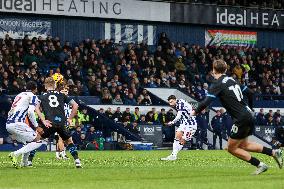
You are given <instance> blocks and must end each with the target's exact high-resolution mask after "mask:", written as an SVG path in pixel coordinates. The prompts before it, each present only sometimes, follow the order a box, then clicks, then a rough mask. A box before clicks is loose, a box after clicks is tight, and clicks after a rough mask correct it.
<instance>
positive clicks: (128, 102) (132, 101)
mask: <svg viewBox="0 0 284 189" xmlns="http://www.w3.org/2000/svg"><path fill="white" fill-rule="evenodd" d="M124 104H126V105H132V106H134V105H137V102H136V100H135V98H134V96H133V93H129V94H128V96H127V97H126V98H125V100H124Z"/></svg>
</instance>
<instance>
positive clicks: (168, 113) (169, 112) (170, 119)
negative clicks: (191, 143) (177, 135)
mask: <svg viewBox="0 0 284 189" xmlns="http://www.w3.org/2000/svg"><path fill="white" fill-rule="evenodd" d="M174 119H175V114H174V111H173V109H169V111H168V112H167V120H168V121H172V120H174Z"/></svg>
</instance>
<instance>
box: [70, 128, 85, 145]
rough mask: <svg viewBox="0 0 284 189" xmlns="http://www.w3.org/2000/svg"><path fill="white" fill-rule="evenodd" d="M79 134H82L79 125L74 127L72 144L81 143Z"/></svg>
mask: <svg viewBox="0 0 284 189" xmlns="http://www.w3.org/2000/svg"><path fill="white" fill-rule="evenodd" d="M81 134H82V132H81V127H80V126H78V127H76V130H75V132H74V133H73V134H72V139H73V142H74V144H76V145H77V146H78V145H82V144H83V141H82V140H81Z"/></svg>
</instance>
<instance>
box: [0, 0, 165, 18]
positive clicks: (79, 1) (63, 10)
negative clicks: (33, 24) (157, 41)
mask: <svg viewBox="0 0 284 189" xmlns="http://www.w3.org/2000/svg"><path fill="white" fill-rule="evenodd" d="M0 11H1V12H17V13H31V14H49V15H64V16H81V17H97V18H114V19H129V20H147V21H161V22H170V3H161V2H148V1H136V0H0Z"/></svg>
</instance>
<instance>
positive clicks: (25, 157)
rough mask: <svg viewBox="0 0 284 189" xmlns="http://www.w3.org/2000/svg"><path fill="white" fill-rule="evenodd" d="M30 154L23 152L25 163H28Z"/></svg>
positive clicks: (23, 162) (23, 161)
mask: <svg viewBox="0 0 284 189" xmlns="http://www.w3.org/2000/svg"><path fill="white" fill-rule="evenodd" d="M29 155H30V153H29V152H28V153H25V154H22V164H23V165H26V164H27V163H28V158H29Z"/></svg>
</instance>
